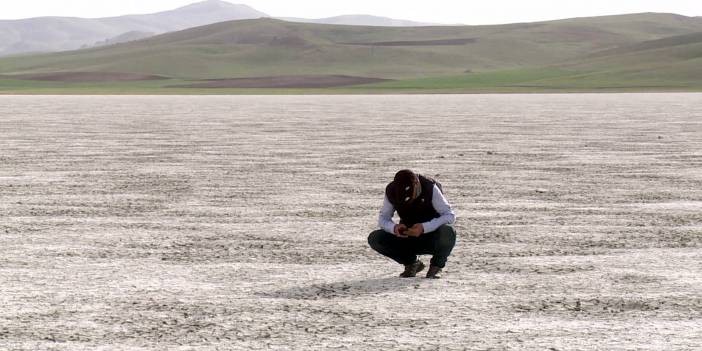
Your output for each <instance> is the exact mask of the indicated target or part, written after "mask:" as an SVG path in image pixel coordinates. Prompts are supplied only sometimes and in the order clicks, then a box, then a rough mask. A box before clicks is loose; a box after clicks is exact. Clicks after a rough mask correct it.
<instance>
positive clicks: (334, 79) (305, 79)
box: [169, 75, 390, 88]
mask: <svg viewBox="0 0 702 351" xmlns="http://www.w3.org/2000/svg"><path fill="white" fill-rule="evenodd" d="M389 80H390V79H383V78H372V77H354V76H345V75H299V76H272V77H246V78H229V79H211V80H207V81H204V82H203V83H195V84H187V85H173V86H169V88H333V87H342V86H350V85H359V84H371V83H380V82H385V81H389Z"/></svg>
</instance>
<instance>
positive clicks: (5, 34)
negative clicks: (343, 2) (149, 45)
mask: <svg viewBox="0 0 702 351" xmlns="http://www.w3.org/2000/svg"><path fill="white" fill-rule="evenodd" d="M260 17H269V16H268V15H267V14H265V13H263V12H259V11H257V10H255V9H253V8H251V7H249V6H246V5H235V4H231V3H228V2H225V1H220V0H207V1H203V2H198V3H195V4H191V5H187V6H184V7H181V8H178V9H175V10H171V11H165V12H159V13H153V14H146V15H128V16H119V17H107V18H97V19H87V18H74V17H37V18H30V19H23V20H0V56H6V55H12V54H20V53H32V52H55V51H65V50H74V49H79V48H81V47H86V46H94V45H96V44H97V43H100V42H103V43H114V42H119V41H120V40H122V39H124V38H134V34H135V33H137V32H139V33H155V34H160V33H166V32H172V31H177V30H182V29H186V28H191V27H197V26H202V25H206V24H211V23H217V22H222V21H230V20H240V19H253V18H260ZM127 33H131V34H127ZM121 36H125V37H123V38H121V39H120V37H121Z"/></svg>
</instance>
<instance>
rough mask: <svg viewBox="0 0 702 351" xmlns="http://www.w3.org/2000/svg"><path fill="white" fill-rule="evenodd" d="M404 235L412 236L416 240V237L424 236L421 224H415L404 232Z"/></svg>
mask: <svg viewBox="0 0 702 351" xmlns="http://www.w3.org/2000/svg"><path fill="white" fill-rule="evenodd" d="M404 234H405V235H407V236H413V237H415V238H416V237H418V236H420V235H422V234H424V226H423V225H422V223H417V224H415V225H413V226H412V228H409V229H407V230H405V232H404Z"/></svg>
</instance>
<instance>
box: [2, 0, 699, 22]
mask: <svg viewBox="0 0 702 351" xmlns="http://www.w3.org/2000/svg"><path fill="white" fill-rule="evenodd" d="M194 2H198V0H99V1H97V0H0V19H18V18H28V17H39V16H49V15H51V16H74V17H108V16H119V15H125V14H136V13H152V12H158V11H164V10H170V9H173V8H176V7H180V6H183V5H187V4H190V3H194ZM230 2H232V3H242V4H246V5H249V6H251V7H253V8H255V9H257V10H259V11H262V12H265V13H267V14H269V15H271V16H274V17H304V18H321V17H331V16H337V15H342V14H371V15H376V16H385V17H393V18H397V19H407V20H414V21H422V22H436V23H463V24H497V23H513V22H530V21H539V20H548V19H560V18H570V17H582V16H599V15H609V14H622V13H635V12H671V13H677V14H681V15H686V16H702V0H589V1H572V0H571V1H566V0H479V1H478V0H476V1H470V0H423V1H419V0H242V1H230Z"/></svg>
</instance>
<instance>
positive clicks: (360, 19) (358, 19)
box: [278, 15, 441, 27]
mask: <svg viewBox="0 0 702 351" xmlns="http://www.w3.org/2000/svg"><path fill="white" fill-rule="evenodd" d="M278 19H281V20H283V21H288V22H303V23H317V24H340V25H350V26H378V27H425V26H437V25H441V24H438V23H424V22H415V21H408V20H402V19H395V18H388V17H380V16H371V15H342V16H334V17H327V18H318V19H306V18H295V17H279V18H278Z"/></svg>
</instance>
